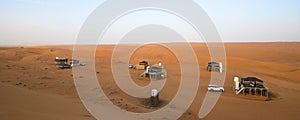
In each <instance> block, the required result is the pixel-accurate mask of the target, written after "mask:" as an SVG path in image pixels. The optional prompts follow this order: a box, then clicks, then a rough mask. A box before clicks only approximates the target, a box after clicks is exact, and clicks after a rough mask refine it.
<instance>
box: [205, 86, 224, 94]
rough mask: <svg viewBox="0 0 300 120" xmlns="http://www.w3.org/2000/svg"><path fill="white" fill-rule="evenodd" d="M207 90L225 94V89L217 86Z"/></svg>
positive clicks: (209, 87)
mask: <svg viewBox="0 0 300 120" xmlns="http://www.w3.org/2000/svg"><path fill="white" fill-rule="evenodd" d="M207 90H208V91H212V92H224V87H222V86H217V85H208V87H207Z"/></svg>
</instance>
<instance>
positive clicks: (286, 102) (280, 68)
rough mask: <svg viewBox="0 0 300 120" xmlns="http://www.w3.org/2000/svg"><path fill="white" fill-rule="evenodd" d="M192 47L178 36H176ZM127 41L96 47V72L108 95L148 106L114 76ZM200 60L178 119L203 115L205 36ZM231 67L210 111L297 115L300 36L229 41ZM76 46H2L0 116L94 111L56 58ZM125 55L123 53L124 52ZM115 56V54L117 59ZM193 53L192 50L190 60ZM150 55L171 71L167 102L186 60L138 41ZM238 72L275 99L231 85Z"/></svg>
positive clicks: (79, 115)
mask: <svg viewBox="0 0 300 120" xmlns="http://www.w3.org/2000/svg"><path fill="white" fill-rule="evenodd" d="M169 45H174V46H175V45H176V46H178V47H179V48H180V49H181V50H182V51H181V52H186V51H185V49H184V47H182V46H181V44H180V43H172V44H169ZM130 46H134V45H124V46H122V48H123V49H124V50H123V51H121V52H122V53H121V55H119V56H117V57H116V58H113V59H112V58H111V57H112V54H113V49H114V48H115V46H114V45H106V46H99V47H98V48H97V51H96V74H97V76H98V79H99V82H100V84H101V86H102V88H103V89H104V91H105V93H106V94H107V96H108V97H109V98H110V100H111V101H112V102H113V103H114V104H115V105H117V106H119V107H120V108H122V109H124V110H127V111H132V112H149V111H153V110H156V109H159V108H156V109H147V108H146V107H145V105H144V103H143V99H138V98H134V97H131V96H128V95H127V94H125V93H124V92H122V91H121V90H120V89H119V88H118V87H117V86H116V84H115V82H114V81H113V77H112V72H111V68H110V65H111V63H112V62H116V63H118V64H128V63H124V62H120V61H122V60H125V59H126V54H127V53H126V50H127V48H128V47H130ZM192 46H193V49H194V51H195V52H196V56H197V59H198V62H199V64H200V66H199V68H200V75H201V79H200V84H199V86H200V87H199V89H198V91H197V92H198V93H197V96H196V98H195V100H194V102H193V103H192V105H191V106H190V108H189V109H188V110H187V111H186V113H184V114H183V115H182V117H181V118H180V119H198V117H197V116H198V112H199V108H200V106H201V103H202V101H203V97H204V96H205V93H206V88H207V87H206V86H207V85H208V84H209V79H210V75H211V74H210V73H209V72H207V71H206V70H205V67H206V64H207V62H208V61H210V56H209V52H208V51H207V47H206V46H205V44H197V43H193V44H192ZM225 48H226V55H227V69H226V72H227V73H226V75H227V76H226V81H225V85H224V87H225V92H224V93H222V94H221V97H220V99H219V101H218V103H217V104H216V106H215V108H214V109H213V110H212V111H211V112H210V114H209V115H208V116H207V117H205V118H204V119H207V120H211V119H249V120H250V119H278V120H281V119H295V120H297V119H299V118H300V117H299V115H298V114H299V113H300V109H299V108H300V103H299V101H300V75H299V74H300V62H299V61H300V53H299V52H298V51H300V43H226V44H225ZM71 50H72V46H43V47H25V48H20V47H2V48H0V56H2V57H0V63H1V64H0V104H1V107H0V119H24V118H26V119H94V118H93V117H91V115H90V114H89V113H88V112H87V111H86V110H85V108H84V107H83V105H82V104H81V103H80V100H79V98H78V95H77V93H76V90H75V87H74V83H73V79H72V76H73V75H72V71H71V70H70V69H66V70H60V69H58V68H57V66H55V65H54V61H53V60H54V58H55V57H56V56H60V57H69V58H71V55H72V51H71ZM122 54H123V55H124V56H123V55H122ZM111 59H112V60H111ZM190 59H191V57H189V56H186V57H185V60H187V61H189V60H190ZM140 60H148V61H149V63H150V64H155V63H157V62H162V63H163V64H164V67H165V68H166V70H167V73H168V79H167V81H166V84H165V87H164V88H163V90H162V91H161V92H160V98H161V99H162V100H163V101H164V104H163V105H165V104H166V103H168V101H170V100H171V99H172V98H173V97H174V95H175V94H176V92H177V90H178V86H179V83H180V76H181V73H180V65H179V62H178V60H177V58H176V55H175V54H174V53H173V52H172V51H170V50H169V49H167V48H165V47H164V46H161V45H155V44H152V45H146V46H139V49H137V50H136V51H134V53H133V55H132V56H131V58H130V61H129V63H137V62H139V61H140ZM129 72H130V73H131V78H132V79H133V80H134V81H135V82H136V83H137V84H138V85H141V86H145V85H147V84H148V83H149V80H147V79H143V78H140V77H138V75H139V74H140V73H142V72H143V71H140V70H130V71H129ZM234 76H240V77H247V76H255V77H259V78H261V79H262V80H264V82H265V85H266V86H267V87H268V88H269V89H270V92H271V98H270V100H269V101H262V100H252V99H251V97H249V96H246V97H245V96H238V95H235V94H234V93H233V91H231V83H232V79H233V77H234Z"/></svg>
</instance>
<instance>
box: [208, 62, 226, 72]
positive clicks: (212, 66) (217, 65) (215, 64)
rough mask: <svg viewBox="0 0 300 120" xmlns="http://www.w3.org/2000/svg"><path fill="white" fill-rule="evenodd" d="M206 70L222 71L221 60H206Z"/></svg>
mask: <svg viewBox="0 0 300 120" xmlns="http://www.w3.org/2000/svg"><path fill="white" fill-rule="evenodd" d="M206 70H207V71H209V72H211V71H214V72H223V65H222V63H221V62H208V64H207V67H206Z"/></svg>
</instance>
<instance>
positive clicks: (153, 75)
mask: <svg viewBox="0 0 300 120" xmlns="http://www.w3.org/2000/svg"><path fill="white" fill-rule="evenodd" d="M140 76H141V77H150V79H153V80H161V79H164V78H166V77H167V74H166V73H165V72H164V70H163V66H162V64H161V63H159V64H156V65H152V66H148V67H147V68H146V71H145V72H143V73H142V74H141V75H140Z"/></svg>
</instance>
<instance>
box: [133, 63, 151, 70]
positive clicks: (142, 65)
mask: <svg viewBox="0 0 300 120" xmlns="http://www.w3.org/2000/svg"><path fill="white" fill-rule="evenodd" d="M148 66H149V65H148V62H147V61H141V62H140V63H139V64H137V65H134V69H136V70H145V69H146V68H147V67H148Z"/></svg>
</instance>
